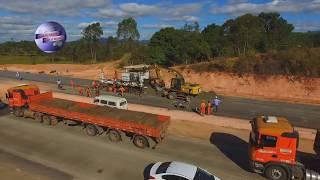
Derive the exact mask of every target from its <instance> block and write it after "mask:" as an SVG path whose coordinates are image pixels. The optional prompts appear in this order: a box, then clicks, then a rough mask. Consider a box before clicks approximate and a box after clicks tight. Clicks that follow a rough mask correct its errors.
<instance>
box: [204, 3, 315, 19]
mask: <svg viewBox="0 0 320 180" xmlns="http://www.w3.org/2000/svg"><path fill="white" fill-rule="evenodd" d="M303 11H308V12H316V11H320V1H319V0H305V1H301V0H272V1H271V2H266V3H250V2H247V1H241V0H240V1H233V2H232V3H229V4H227V5H224V6H213V7H212V8H211V10H210V12H211V13H213V14H221V13H223V14H230V15H235V16H236V15H241V14H245V13H260V12H280V13H281V12H303Z"/></svg>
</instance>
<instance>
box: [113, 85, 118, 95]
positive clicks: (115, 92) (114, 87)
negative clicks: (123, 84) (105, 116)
mask: <svg viewBox="0 0 320 180" xmlns="http://www.w3.org/2000/svg"><path fill="white" fill-rule="evenodd" d="M113 94H114V95H117V86H116V84H113Z"/></svg>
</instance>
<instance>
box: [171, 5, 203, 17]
mask: <svg viewBox="0 0 320 180" xmlns="http://www.w3.org/2000/svg"><path fill="white" fill-rule="evenodd" d="M201 9H202V4H200V3H189V4H179V5H175V6H172V7H171V8H168V9H167V10H166V12H165V13H166V14H168V15H170V16H174V17H179V16H186V15H189V14H193V13H198V12H199V11H200V10H201Z"/></svg>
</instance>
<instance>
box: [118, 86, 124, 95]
mask: <svg viewBox="0 0 320 180" xmlns="http://www.w3.org/2000/svg"><path fill="white" fill-rule="evenodd" d="M119 91H120V93H121V96H123V93H124V91H125V89H124V87H123V86H120V88H119Z"/></svg>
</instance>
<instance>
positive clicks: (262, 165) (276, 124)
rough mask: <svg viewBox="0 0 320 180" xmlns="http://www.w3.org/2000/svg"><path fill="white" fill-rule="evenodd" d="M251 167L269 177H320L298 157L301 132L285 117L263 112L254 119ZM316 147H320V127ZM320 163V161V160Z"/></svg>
mask: <svg viewBox="0 0 320 180" xmlns="http://www.w3.org/2000/svg"><path fill="white" fill-rule="evenodd" d="M251 125H252V130H251V132H250V139H249V158H250V167H251V170H252V171H253V172H256V173H260V174H264V175H265V176H266V177H267V178H268V179H270V180H291V179H294V180H320V174H319V173H317V172H315V171H312V170H308V169H307V168H306V167H305V166H304V165H303V164H301V163H299V162H298V161H297V151H298V150H297V149H298V145H299V134H298V132H297V131H295V130H294V127H293V126H292V125H291V124H290V122H289V121H288V120H287V119H286V118H284V117H275V116H261V117H257V118H254V119H253V120H252V121H251ZM314 150H315V152H316V153H319V151H320V131H317V134H316V138H315V142H314ZM319 165H320V162H319Z"/></svg>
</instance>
